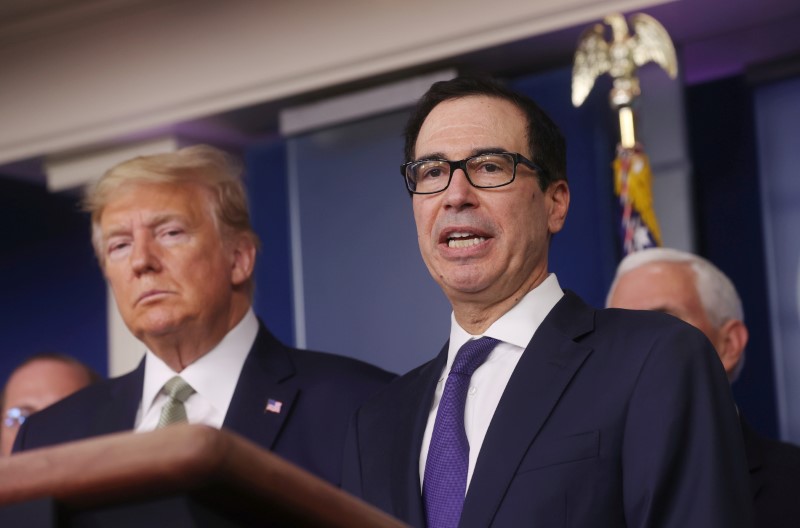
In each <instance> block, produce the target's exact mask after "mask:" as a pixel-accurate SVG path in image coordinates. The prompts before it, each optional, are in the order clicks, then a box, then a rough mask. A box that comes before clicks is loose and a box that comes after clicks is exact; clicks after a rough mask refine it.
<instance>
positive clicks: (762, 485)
mask: <svg viewBox="0 0 800 528" xmlns="http://www.w3.org/2000/svg"><path fill="white" fill-rule="evenodd" d="M741 424H742V434H743V435H744V446H745V449H746V451H747V463H748V465H749V467H750V487H751V491H752V493H753V502H754V504H755V510H756V526H757V528H796V527H797V526H800V447H798V446H796V445H794V444H789V443H786V442H779V441H777V440H772V439H769V438H765V437H763V436H761V435H760V434H758V433H757V432H756V431H755V430H754V429H753V428H752V427H750V425H749V424H748V423H747V422H746V421H745V420H744V417H741Z"/></svg>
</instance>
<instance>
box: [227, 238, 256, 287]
mask: <svg viewBox="0 0 800 528" xmlns="http://www.w3.org/2000/svg"><path fill="white" fill-rule="evenodd" d="M232 244H233V247H232V254H231V256H232V259H231V266H232V269H231V281H232V283H233V285H234V286H239V285H241V284H244V283H245V282H247V281H248V280H249V279H250V277H251V276H252V275H253V269H254V268H255V265H256V244H255V241H254V240H253V237H251V236H248V235H246V234H240V235H238V236H237V237H236V241H235V242H233V243H232Z"/></svg>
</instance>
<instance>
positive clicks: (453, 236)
mask: <svg viewBox="0 0 800 528" xmlns="http://www.w3.org/2000/svg"><path fill="white" fill-rule="evenodd" d="M471 236H475V235H473V234H472V233H450V238H469V237H471Z"/></svg>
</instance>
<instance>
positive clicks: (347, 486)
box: [342, 413, 363, 497]
mask: <svg viewBox="0 0 800 528" xmlns="http://www.w3.org/2000/svg"><path fill="white" fill-rule="evenodd" d="M357 423H358V413H356V414H355V415H354V416H353V418H352V419H351V420H350V427H349V428H348V430H347V436H346V437H345V443H344V457H343V462H342V489H344V490H345V491H348V492H350V493H352V494H353V495H355V496H357V497H363V493H362V490H361V458H360V457H359V451H358V427H357Z"/></svg>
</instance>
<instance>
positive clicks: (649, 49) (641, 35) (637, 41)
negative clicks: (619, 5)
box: [573, 13, 678, 93]
mask: <svg viewBox="0 0 800 528" xmlns="http://www.w3.org/2000/svg"><path fill="white" fill-rule="evenodd" d="M629 22H630V25H631V27H632V28H633V34H634V35H635V36H634V43H633V46H632V52H633V61H634V62H635V63H636V66H642V65H644V64H646V63H648V62H650V61H653V62H655V63H657V64H658V65H659V66H661V67H662V68H664V70H665V71H666V72H667V74H668V75H669V76H670V78H671V79H674V78H675V76H676V75H677V74H678V59H677V58H676V55H675V47H674V46H673V44H672V39H670V38H669V34H668V33H667V30H666V29H664V26H662V25H661V23H660V22H658V21H657V20H656V19H655V18H653V17H651V16H650V15H646V14H644V13H637V14H635V15H633V16H631V17H630V19H629ZM573 93H574V89H573Z"/></svg>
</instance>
